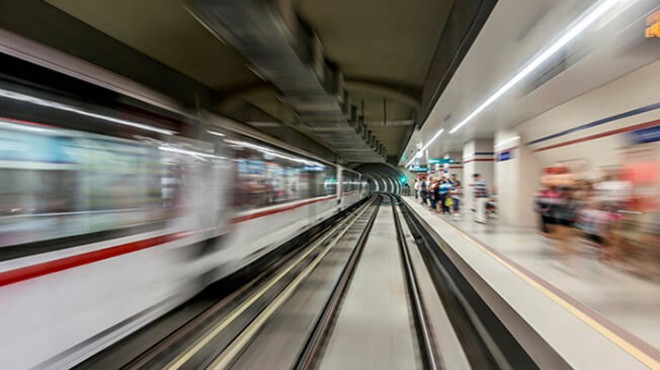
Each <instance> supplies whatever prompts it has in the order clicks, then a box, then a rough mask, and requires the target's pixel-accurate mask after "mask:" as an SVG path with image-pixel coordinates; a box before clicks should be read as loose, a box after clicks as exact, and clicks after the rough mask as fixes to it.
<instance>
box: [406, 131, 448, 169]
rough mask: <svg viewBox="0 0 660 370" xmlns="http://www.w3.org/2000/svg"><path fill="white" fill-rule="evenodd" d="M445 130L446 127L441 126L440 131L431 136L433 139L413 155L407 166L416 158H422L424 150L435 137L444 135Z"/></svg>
mask: <svg viewBox="0 0 660 370" xmlns="http://www.w3.org/2000/svg"><path fill="white" fill-rule="evenodd" d="M443 132H445V129H444V128H441V129H440V131H438V132H436V133H435V135H433V137H432V138H431V140H429V141H428V142H427V143H426V145H424V146H423V147H422V148H421V149H420V150H419V151H417V153H416V154H415V155H414V156H413V158H412V159H411V160H410V162H408V163H407V164H406V167H409V166H410V165H411V164H412V163H413V162H415V160H416V159H418V158H422V156H423V155H424V151H425V150H426V149H427V148H428V147H429V146H431V144H433V142H434V141H435V139H437V138H439V137H440V135H442V133H443ZM427 155H428V153H427Z"/></svg>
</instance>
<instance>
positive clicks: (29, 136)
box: [0, 76, 369, 369]
mask: <svg viewBox="0 0 660 370" xmlns="http://www.w3.org/2000/svg"><path fill="white" fill-rule="evenodd" d="M69 82H70V83H73V84H75V83H74V82H72V81H69ZM87 89H92V90H94V89H95V88H94V87H85V88H84V89H82V90H80V89H79V91H74V92H73V93H69V92H62V91H53V90H52V89H46V88H43V87H39V86H36V87H35V86H34V85H30V84H26V83H24V81H17V79H16V78H14V77H13V76H9V77H8V76H3V78H2V79H0V333H2V335H0V359H2V367H3V368H8V369H21V368H33V367H38V368H44V367H49V368H62V367H68V366H70V365H72V364H75V363H78V362H80V361H81V360H83V359H84V358H85V357H86V356H89V355H90V354H92V353H94V352H96V351H98V350H100V349H102V348H103V347H105V346H107V345H109V344H111V343H113V342H115V341H116V340H118V339H120V338H121V337H123V336H125V335H128V334H129V333H131V332H133V331H135V330H136V329H138V328H139V327H141V326H143V325H145V324H146V323H148V322H149V321H151V320H153V319H155V318H157V317H158V316H160V315H162V314H163V313H165V312H167V311H168V310H170V309H172V308H173V307H175V306H177V305H179V304H181V303H182V302H184V301H185V300H186V299H188V298H190V297H191V296H193V295H194V294H196V293H198V292H199V291H200V290H201V289H203V288H204V287H205V286H206V285H208V284H209V283H211V282H213V281H217V280H218V279H220V278H222V277H224V276H227V275H228V274H231V273H233V272H235V271H237V270H239V269H241V268H243V267H245V266H247V265H248V264H250V263H251V262H253V261H255V260H256V259H258V258H259V257H261V256H264V255H266V254H267V253H269V252H271V251H273V250H274V249H275V248H277V247H278V246H279V245H281V244H282V243H284V242H285V241H287V240H289V239H291V238H292V237H294V236H295V235H299V234H300V233H301V232H303V231H305V230H307V229H308V228H310V227H312V226H313V225H315V224H317V223H318V222H320V221H321V220H323V219H326V218H328V217H330V216H332V215H334V214H336V213H337V212H339V211H340V210H342V209H345V208H346V207H349V206H351V205H352V204H354V203H356V202H358V201H360V200H361V199H363V198H365V197H366V196H367V195H368V193H369V187H368V183H367V180H366V179H364V178H362V177H361V176H360V174H359V173H356V172H353V171H351V170H350V169H347V168H342V167H341V166H338V165H335V164H332V163H328V162H324V161H322V160H320V159H318V158H315V157H314V156H312V155H302V154H300V152H299V151H295V152H294V151H292V150H288V149H287V148H283V147H281V145H280V144H281V143H279V144H277V143H275V144H274V143H273V142H266V141H263V140H259V139H255V138H254V137H250V136H246V135H243V134H240V133H236V132H231V131H221V129H222V128H221V127H218V126H217V125H213V124H210V123H209V122H205V121H203V120H195V119H191V118H190V117H178V116H177V115H176V114H169V113H167V112H162V111H160V110H159V109H156V108H153V107H146V106H141V105H140V104H137V103H135V102H134V104H125V103H124V102H123V101H115V102H114V106H113V105H110V106H109V105H108V104H105V105H103V104H96V102H95V98H94V94H90V96H85V94H84V93H81V91H82V92H84V91H87ZM74 90H75V89H74ZM120 100H121V99H120ZM207 117H208V116H207ZM210 119H219V118H217V117H215V118H210ZM212 127H213V128H212ZM289 149H292V148H289Z"/></svg>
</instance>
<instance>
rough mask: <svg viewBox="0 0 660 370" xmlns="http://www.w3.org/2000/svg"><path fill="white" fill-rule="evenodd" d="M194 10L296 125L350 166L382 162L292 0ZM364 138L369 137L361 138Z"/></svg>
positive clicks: (206, 4)
mask: <svg viewBox="0 0 660 370" xmlns="http://www.w3.org/2000/svg"><path fill="white" fill-rule="evenodd" d="M192 3H193V4H194V11H195V12H196V13H197V15H198V16H199V17H200V18H201V19H202V20H203V21H204V22H205V23H206V24H205V25H206V26H207V27H208V28H209V29H210V30H212V32H214V33H216V34H217V36H219V37H220V38H221V39H222V40H224V41H225V42H227V43H229V44H231V45H232V46H233V47H235V48H236V49H237V50H238V51H239V52H241V53H242V54H243V55H244V56H245V57H246V58H247V59H248V60H249V61H250V63H251V64H252V65H253V66H254V68H255V69H256V70H257V71H258V72H259V74H260V75H262V76H263V77H265V78H266V79H267V80H268V81H269V82H271V83H272V84H274V85H275V86H276V87H277V88H278V89H279V90H280V91H281V93H282V94H283V100H284V101H285V102H286V103H287V104H289V105H291V106H292V107H293V108H294V109H295V110H296V113H297V115H298V116H299V118H300V120H301V121H302V122H303V123H305V124H306V125H307V126H309V128H310V130H311V131H312V132H314V134H315V135H316V136H318V137H319V138H321V139H322V140H323V141H325V142H326V143H327V144H328V145H329V146H330V147H332V148H333V149H334V150H336V151H337V153H338V154H339V156H340V157H341V158H342V159H344V160H346V161H349V162H384V161H385V159H386V156H385V155H384V154H383V153H384V150H383V147H382V145H381V144H380V143H378V142H377V141H376V142H375V145H371V143H370V142H369V140H370V139H369V138H370V137H371V136H373V135H372V134H371V132H369V130H368V129H367V128H366V127H365V126H364V124H362V123H360V122H358V117H357V110H356V109H355V108H354V107H353V106H352V104H351V99H350V95H349V94H348V93H347V92H346V89H345V88H344V77H343V74H342V72H341V70H340V69H339V68H338V67H337V66H336V65H334V64H331V63H328V62H327V61H326V60H325V58H324V56H323V47H322V45H321V42H320V41H319V39H318V37H317V36H316V34H315V33H314V32H313V31H312V30H310V29H309V27H305V26H303V25H302V24H301V23H300V22H299V21H298V20H297V18H296V17H295V14H293V9H292V7H291V3H290V1H284V0H282V1H264V0H223V1H218V0H193V1H192ZM365 133H367V134H366V135H365Z"/></svg>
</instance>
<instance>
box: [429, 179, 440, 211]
mask: <svg viewBox="0 0 660 370" xmlns="http://www.w3.org/2000/svg"><path fill="white" fill-rule="evenodd" d="M428 193H429V200H430V203H431V205H430V209H431V210H432V211H434V212H435V211H437V207H438V182H437V180H432V181H431V185H430V188H429V192H428Z"/></svg>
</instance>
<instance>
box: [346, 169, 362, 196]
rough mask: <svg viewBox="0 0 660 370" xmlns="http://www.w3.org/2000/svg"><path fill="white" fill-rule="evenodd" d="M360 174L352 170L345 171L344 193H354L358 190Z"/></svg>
mask: <svg viewBox="0 0 660 370" xmlns="http://www.w3.org/2000/svg"><path fill="white" fill-rule="evenodd" d="M358 185H359V181H358V176H357V175H356V174H354V173H352V172H348V171H343V180H342V189H343V192H344V194H348V193H353V192H355V191H357V190H358Z"/></svg>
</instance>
